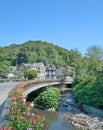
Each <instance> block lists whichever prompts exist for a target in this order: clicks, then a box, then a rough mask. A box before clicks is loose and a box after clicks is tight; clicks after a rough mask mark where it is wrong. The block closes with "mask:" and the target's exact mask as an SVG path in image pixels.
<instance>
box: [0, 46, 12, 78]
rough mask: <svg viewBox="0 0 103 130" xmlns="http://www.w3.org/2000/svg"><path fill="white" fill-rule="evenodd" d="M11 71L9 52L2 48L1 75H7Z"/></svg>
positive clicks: (0, 55) (0, 51) (0, 49)
mask: <svg viewBox="0 0 103 130" xmlns="http://www.w3.org/2000/svg"><path fill="white" fill-rule="evenodd" d="M9 71H10V62H9V61H8V55H7V53H6V52H5V51H4V50H3V49H2V48H0V77H6V76H7V74H8V73H9Z"/></svg>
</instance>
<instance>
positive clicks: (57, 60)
mask: <svg viewBox="0 0 103 130" xmlns="http://www.w3.org/2000/svg"><path fill="white" fill-rule="evenodd" d="M2 49H3V50H4V52H6V53H7V55H8V60H9V61H10V63H11V65H16V62H17V64H21V63H34V62H40V61H41V62H44V64H45V65H46V64H48V63H53V64H55V65H56V66H65V65H72V66H74V67H75V65H76V64H77V63H75V62H76V59H77V57H78V58H79V59H80V60H81V58H82V57H81V55H80V54H79V53H78V51H77V50H71V51H69V50H67V49H64V48H61V47H59V46H57V45H54V44H51V43H47V42H43V41H27V42H25V43H23V44H19V45H18V44H12V45H10V46H7V47H3V48H2Z"/></svg>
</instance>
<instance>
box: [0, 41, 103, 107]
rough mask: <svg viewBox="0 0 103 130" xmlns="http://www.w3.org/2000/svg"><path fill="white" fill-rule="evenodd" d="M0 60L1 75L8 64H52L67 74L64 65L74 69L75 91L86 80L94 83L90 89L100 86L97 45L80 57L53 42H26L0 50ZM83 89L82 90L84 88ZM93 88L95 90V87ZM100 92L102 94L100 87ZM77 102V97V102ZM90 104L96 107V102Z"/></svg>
mask: <svg viewBox="0 0 103 130" xmlns="http://www.w3.org/2000/svg"><path fill="white" fill-rule="evenodd" d="M11 50H12V51H11ZM2 57H3V58H2ZM0 60H1V61H0V76H3V75H6V74H7V72H8V70H9V69H8V65H9V63H10V64H11V65H16V64H18V65H19V64H21V63H34V62H43V63H44V64H45V65H47V64H50V63H53V64H55V65H56V67H59V66H62V67H64V68H65V69H64V73H65V75H68V73H69V72H68V70H67V68H68V67H67V66H72V67H74V68H75V70H76V77H75V83H74V88H75V86H77V85H79V84H80V85H81V83H82V82H85V81H86V80H88V79H90V80H91V81H92V82H94V83H93V84H92V85H93V86H95V85H94V84H97V83H98V85H96V86H97V88H98V86H102V83H103V78H102V77H103V48H102V47H100V46H97V45H93V46H90V47H88V49H87V51H86V53H85V55H84V56H82V55H81V54H80V52H78V50H77V49H73V50H67V49H63V48H61V47H58V46H56V45H53V44H52V43H47V42H43V41H28V42H26V43H23V44H19V45H16V44H12V45H10V46H7V47H1V48H0ZM91 81H89V83H91ZM95 81H96V82H95ZM89 83H88V84H89ZM87 86H88V85H87ZM82 87H83V88H85V87H84V86H82ZM86 88H87V87H86ZM92 89H94V91H95V87H93V88H92ZM99 89H100V90H101V91H102V87H100V88H99ZM97 91H98V90H97ZM80 92H81V94H82V97H83V96H84V95H83V94H84V93H85V92H87V91H86V89H84V90H83V93H82V90H81V91H80ZM98 92H99V91H98ZM89 94H90V93H89ZM89 94H88V98H89ZM76 95H77V94H76ZM78 96H79V95H78ZM76 98H77V96H76ZM79 99H80V98H77V100H78V101H79ZM93 103H94V104H93V105H94V106H95V102H93Z"/></svg>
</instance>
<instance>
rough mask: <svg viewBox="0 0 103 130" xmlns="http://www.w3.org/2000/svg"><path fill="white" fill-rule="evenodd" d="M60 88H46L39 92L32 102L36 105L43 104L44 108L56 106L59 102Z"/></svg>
mask: <svg viewBox="0 0 103 130" xmlns="http://www.w3.org/2000/svg"><path fill="white" fill-rule="evenodd" d="M59 98H60V90H59V89H58V88H53V87H50V88H47V89H46V91H43V92H42V93H40V94H39V96H38V97H37V98H35V99H34V102H35V103H36V104H37V105H38V106H43V107H45V108H53V107H54V108H56V107H57V106H58V103H59Z"/></svg>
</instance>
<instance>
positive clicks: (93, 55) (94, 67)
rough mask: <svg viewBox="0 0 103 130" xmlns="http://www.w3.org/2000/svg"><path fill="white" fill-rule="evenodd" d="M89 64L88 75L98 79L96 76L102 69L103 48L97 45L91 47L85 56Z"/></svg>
mask: <svg viewBox="0 0 103 130" xmlns="http://www.w3.org/2000/svg"><path fill="white" fill-rule="evenodd" d="M85 56H86V60H87V62H86V63H87V64H86V68H87V73H89V75H91V76H92V77H96V74H97V72H98V71H99V70H101V67H102V60H103V48H102V47H100V46H97V45H93V46H90V47H89V48H88V49H87V52H86V54H85Z"/></svg>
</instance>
